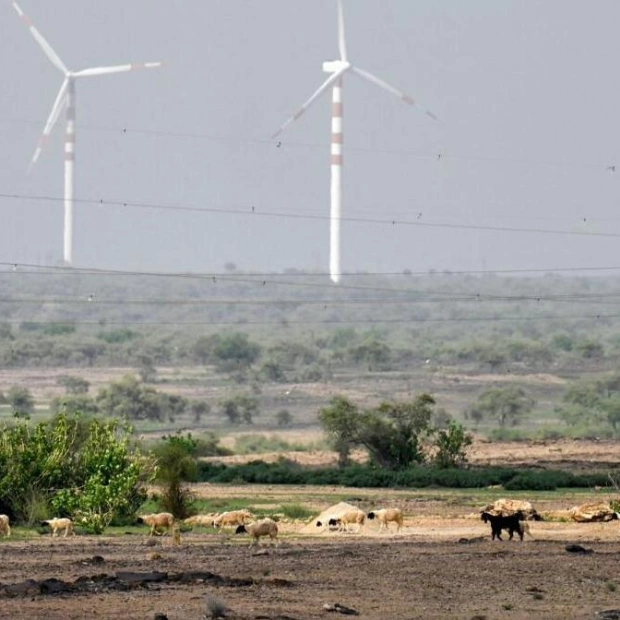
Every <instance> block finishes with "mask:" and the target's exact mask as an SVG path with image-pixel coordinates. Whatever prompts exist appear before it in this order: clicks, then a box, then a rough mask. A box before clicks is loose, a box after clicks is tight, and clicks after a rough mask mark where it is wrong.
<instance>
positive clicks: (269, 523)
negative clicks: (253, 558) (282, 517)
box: [235, 517, 278, 547]
mask: <svg viewBox="0 0 620 620" xmlns="http://www.w3.org/2000/svg"><path fill="white" fill-rule="evenodd" d="M244 532H245V533H247V534H249V535H250V536H251V537H252V540H251V541H250V547H251V546H252V545H253V544H257V545H258V544H259V538H260V537H261V536H269V538H270V539H271V540H272V542H275V546H276V547H277V546H278V524H277V523H276V522H275V521H274V520H273V519H269V518H268V517H267V518H266V519H261V520H260V521H255V522H254V523H247V524H246V525H239V526H238V527H237V529H236V530H235V534H242V533H244Z"/></svg>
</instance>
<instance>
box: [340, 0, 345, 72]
mask: <svg viewBox="0 0 620 620" xmlns="http://www.w3.org/2000/svg"><path fill="white" fill-rule="evenodd" d="M338 49H339V50H340V60H344V61H346V60H347V41H346V38H345V35H344V8H343V6H342V0H338Z"/></svg>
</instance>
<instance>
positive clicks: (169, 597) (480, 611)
mask: <svg viewBox="0 0 620 620" xmlns="http://www.w3.org/2000/svg"><path fill="white" fill-rule="evenodd" d="M194 491H195V492H196V494H197V495H198V496H199V497H201V498H203V499H214V498H217V499H220V500H232V499H234V500H235V501H239V502H242V503H245V504H246V505H248V506H250V507H251V506H253V505H254V506H257V507H258V506H259V505H260V507H261V509H262V510H264V509H268V508H269V506H272V507H273V510H274V512H275V511H277V509H278V507H279V506H281V505H283V504H286V503H297V504H301V505H304V506H306V507H308V508H309V509H311V510H312V511H314V512H315V514H318V513H319V512H321V511H322V510H324V509H326V508H327V507H328V506H330V505H332V504H334V503H337V502H339V501H342V500H345V501H348V502H351V503H354V504H356V505H358V506H360V507H361V508H362V509H364V510H369V509H371V508H372V507H376V506H379V505H384V506H400V507H402V508H403V510H404V512H405V514H406V520H405V527H404V528H403V530H402V531H401V533H400V534H398V535H396V534H394V533H393V532H391V533H389V534H386V533H382V534H380V533H379V532H378V530H377V526H376V525H375V524H374V523H371V522H368V523H367V524H366V525H365V527H364V528H363V530H362V531H361V532H360V533H359V534H358V533H329V532H325V531H321V530H319V529H318V528H315V527H308V522H289V523H281V543H280V546H279V547H278V548H277V549H276V550H274V549H271V548H269V549H268V550H266V551H265V550H260V551H258V552H256V551H253V552H252V551H250V550H249V549H248V538H247V537H245V536H235V535H233V534H231V533H230V532H217V533H214V532H213V531H212V530H194V531H192V532H189V533H186V534H183V536H182V541H181V545H180V546H178V547H175V546H172V544H171V541H170V538H169V537H167V536H166V537H160V538H157V539H155V540H154V545H153V546H151V545H147V544H146V543H147V538H146V536H144V535H136V534H135V533H134V534H131V535H122V536H102V537H91V536H77V537H75V538H69V539H66V540H65V539H62V538H61V539H51V538H50V537H49V536H38V535H37V536H36V537H34V538H32V537H28V538H25V536H26V535H27V534H26V533H24V532H22V531H20V529H19V528H18V529H17V532H16V535H15V537H14V538H13V539H11V540H8V541H6V540H2V543H1V544H0V584H2V585H1V586H0V599H1V600H0V609H1V610H2V611H1V612H0V616H1V617H3V618H12V619H24V620H25V619H26V618H46V619H47V620H55V619H58V620H60V619H63V620H67V619H76V620H77V619H82V618H85V617H96V618H115V619H116V618H118V617H119V616H121V617H122V618H124V619H127V620H133V619H136V620H137V619H144V618H154V617H155V614H156V613H163V614H165V615H166V616H167V617H168V618H169V620H181V619H182V620H193V619H196V620H198V619H201V618H203V617H205V613H206V610H207V600H208V599H209V598H215V599H217V601H220V602H222V603H224V604H225V605H226V606H227V607H229V608H230V610H231V611H230V612H229V614H228V615H227V616H226V617H229V618H240V619H244V620H245V619H272V620H273V619H276V618H280V619H282V620H283V619H285V618H287V619H297V620H311V619H319V618H322V619H324V618H327V617H339V614H336V613H328V612H326V611H325V610H323V608H322V607H323V605H324V604H326V603H327V604H334V603H339V604H341V605H345V606H347V607H351V608H354V609H356V610H358V611H359V614H360V615H359V616H358V617H359V618H361V619H365V620H375V619H377V618H394V619H400V618H402V619H405V618H407V619H411V618H420V619H424V618H455V619H458V620H465V619H467V620H473V619H474V618H477V619H478V620H480V619H482V618H487V619H489V620H491V619H504V618H514V619H525V618H528V620H529V619H531V618H537V619H538V618H540V619H549V620H552V619H554V620H555V619H557V618H575V619H584V620H585V619H586V618H588V619H589V618H592V619H594V618H595V612H597V611H599V610H602V609H610V608H618V607H620V602H619V600H618V592H617V591H616V588H617V587H620V577H619V575H618V570H617V563H618V556H619V553H620V526H619V525H618V522H617V521H614V522H610V523H595V524H578V523H571V522H563V521H558V520H555V521H546V522H542V523H540V522H531V523H530V528H531V532H532V535H533V536H532V537H527V536H526V540H525V541H524V542H518V541H512V542H509V541H507V540H505V541H503V542H497V541H495V542H491V540H490V535H489V531H488V526H486V525H485V524H484V523H482V522H481V521H480V520H479V517H478V514H477V511H478V510H479V508H480V507H481V506H482V505H484V504H486V503H487V502H488V501H491V500H492V499H497V498H498V497H500V496H501V495H502V492H501V491H498V490H490V489H482V490H470V491H459V492H457V491H443V490H442V491H437V490H425V491H417V490H383V489H382V490H378V489H346V488H337V487H333V488H324V487H276V486H250V485H244V486H226V487H219V486H214V485H207V484H202V485H196V486H195V487H194ZM614 496H615V495H613V494H612V492H606V491H600V492H599V493H598V494H596V495H595V492H594V491H590V490H585V491H579V492H573V491H566V492H553V493H538V494H531V493H530V494H519V495H518V497H522V498H524V497H528V498H529V499H531V501H532V502H533V503H534V505H535V507H536V508H537V509H539V510H540V511H542V512H545V511H550V510H553V511H555V510H561V509H565V508H568V507H569V506H571V505H573V504H576V503H581V502H583V501H587V500H589V499H593V498H596V499H603V498H604V499H610V498H611V497H614ZM315 530H317V531H315ZM28 536H30V535H28ZM569 543H578V544H581V545H582V546H584V547H586V548H589V549H592V553H589V554H573V553H568V552H567V551H566V550H565V545H567V544H569ZM266 548H267V547H266ZM95 556H100V558H102V559H95ZM123 572H125V573H127V572H143V573H150V578H151V579H155V581H154V582H151V583H143V584H141V585H140V584H132V583H131V578H132V576H131V575H127V574H125V575H123ZM103 575H106V576H108V577H107V578H106V577H104V576H103ZM95 576H98V577H95ZM93 577H95V579H94V580H93V579H92V578H93ZM115 577H116V578H115ZM49 578H55V579H59V580H62V581H63V582H67V583H69V582H70V583H71V584H73V586H71V587H72V589H73V590H75V591H71V592H64V593H57V594H52V593H41V591H40V587H39V586H35V585H33V584H31V585H30V586H28V585H24V584H23V583H22V582H23V581H24V580H27V579H35V580H44V579H49ZM11 584H13V585H11ZM14 584H21V585H19V586H18V587H15V586H14ZM45 587H47V588H48V590H49V589H51V590H54V589H55V588H57V587H58V584H57V583H56V582H49V583H48V584H47V585H46V586H44V589H45ZM206 617H210V616H208V615H207V616H206Z"/></svg>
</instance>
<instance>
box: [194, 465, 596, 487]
mask: <svg viewBox="0 0 620 620" xmlns="http://www.w3.org/2000/svg"><path fill="white" fill-rule="evenodd" d="M198 478H199V480H201V481H203V482H213V483H248V484H305V485H340V486H349V487H355V488H413V489H415V488H428V487H437V488H452V489H467V488H486V487H488V486H491V485H502V486H503V487H504V488H505V489H506V490H510V491H517V490H524V491H525V490H530V491H533V490H553V489H558V488H578V487H581V488H591V487H593V486H595V485H600V486H603V485H605V484H606V483H607V482H608V477H607V474H605V473H598V474H588V475H574V474H570V473H568V472H563V471H556V470H531V469H511V468H501V467H480V468H474V467H472V468H467V469H442V468H436V467H430V466H421V467H411V468H408V469H402V470H396V471H394V470H389V469H385V468H380V467H375V466H372V465H357V464H355V465H350V466H347V467H345V468H327V467H325V468H312V467H303V466H301V465H299V464H297V463H291V462H289V461H286V460H285V459H281V460H280V461H279V462H277V463H265V462H264V461H258V460H257V461H252V462H250V463H245V464H243V465H232V466H226V465H222V464H213V463H200V464H199V465H198Z"/></svg>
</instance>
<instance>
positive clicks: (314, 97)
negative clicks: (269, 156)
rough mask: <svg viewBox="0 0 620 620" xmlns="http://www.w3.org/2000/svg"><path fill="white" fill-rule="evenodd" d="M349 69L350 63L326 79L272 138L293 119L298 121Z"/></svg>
mask: <svg viewBox="0 0 620 620" xmlns="http://www.w3.org/2000/svg"><path fill="white" fill-rule="evenodd" d="M348 70H349V65H347V66H345V67H343V68H342V69H339V70H338V71H336V72H335V73H332V74H331V75H330V76H329V77H328V78H327V79H326V80H325V82H323V84H322V85H321V87H320V88H319V89H318V90H317V91H316V92H314V93H313V94H312V96H311V97H310V99H308V101H306V102H305V103H304V104H303V105H302V106H301V108H299V110H297V112H295V114H293V116H291V117H290V118H289V119H288V120H287V121H286V123H284V125H282V126H281V127H280V129H278V131H276V132H275V133H274V134H273V136H271V138H272V139H273V138H277V137H278V136H279V135H280V134H281V133H282V132H283V131H284V130H285V129H286V128H287V127H288V126H289V125H290V124H291V123H292V122H293V121H296V120H297V119H298V118H299V117H300V116H301V115H302V114H303V113H304V112H305V111H306V110H307V109H308V108H309V107H310V106H311V105H312V104H313V103H314V102H315V101H316V100H317V99H318V98H319V97H320V96H321V95H322V94H323V93H324V92H325V91H326V90H327V89H328V88H329V87H330V86H331V85H332V84H333V83H334V82H335V81H336V80H337V79H338V78H339V77H340V76H341V75H343V74H344V73H346V72H347V71H348Z"/></svg>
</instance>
